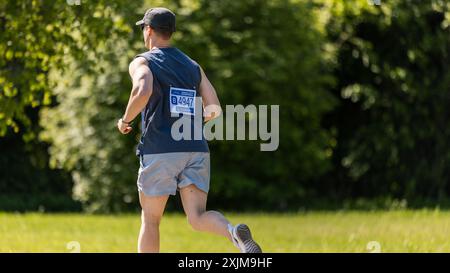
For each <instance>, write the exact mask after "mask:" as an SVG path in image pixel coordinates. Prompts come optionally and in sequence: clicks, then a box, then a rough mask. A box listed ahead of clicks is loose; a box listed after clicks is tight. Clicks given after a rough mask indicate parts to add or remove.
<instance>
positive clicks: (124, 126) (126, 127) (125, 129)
mask: <svg viewBox="0 0 450 273" xmlns="http://www.w3.org/2000/svg"><path fill="white" fill-rule="evenodd" d="M117 128H118V129H119V131H120V132H121V133H122V134H124V135H126V134H128V133H129V132H131V130H133V128H132V127H131V126H130V124H129V123H125V122H123V120H122V119H119V121H117Z"/></svg>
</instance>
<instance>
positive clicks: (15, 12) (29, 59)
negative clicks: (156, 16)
mask: <svg viewBox="0 0 450 273" xmlns="http://www.w3.org/2000/svg"><path fill="white" fill-rule="evenodd" d="M136 5H139V2H138V1H133V3H132V4H130V3H129V1H83V3H82V4H81V5H69V4H68V3H67V2H66V1H50V0H42V1H37V0H20V1H1V2H0V52H1V53H0V136H3V135H5V134H6V133H7V129H8V128H13V130H14V132H16V133H17V132H18V131H19V128H20V125H21V124H23V125H24V126H23V128H24V129H25V130H27V129H28V128H30V127H32V124H31V120H30V119H29V118H28V116H27V114H26V112H25V110H26V108H27V107H33V108H35V107H39V106H42V105H44V106H45V105H50V104H51V102H52V92H51V90H52V87H53V84H54V83H53V82H51V81H50V80H49V78H48V75H49V71H50V70H51V69H64V68H65V64H64V61H65V60H66V58H67V56H74V57H75V58H76V59H77V60H78V61H79V63H80V64H82V65H83V66H85V68H86V70H87V71H89V66H90V65H92V64H93V63H95V62H96V60H97V59H98V58H100V57H101V56H102V55H104V54H105V53H106V54H107V52H104V51H103V49H104V48H102V47H101V46H102V45H103V44H104V42H105V40H107V39H108V38H109V37H110V35H111V34H114V33H120V34H122V35H126V33H127V27H126V26H125V24H124V22H125V21H128V20H124V16H123V15H124V14H130V11H134V10H135V9H136ZM25 133H26V135H25V137H26V138H27V139H29V138H33V137H34V135H35V134H36V132H33V131H32V130H27V131H26V132H25Z"/></svg>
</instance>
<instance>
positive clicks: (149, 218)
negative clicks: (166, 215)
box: [141, 210, 162, 226]
mask: <svg viewBox="0 0 450 273" xmlns="http://www.w3.org/2000/svg"><path fill="white" fill-rule="evenodd" d="M161 217H162V215H156V214H154V213H152V212H149V211H145V210H142V213H141V222H142V224H143V225H151V226H159V223H161Z"/></svg>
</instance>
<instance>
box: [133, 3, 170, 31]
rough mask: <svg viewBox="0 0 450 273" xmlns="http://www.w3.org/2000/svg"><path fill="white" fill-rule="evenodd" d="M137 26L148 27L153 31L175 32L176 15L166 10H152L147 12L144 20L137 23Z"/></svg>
mask: <svg viewBox="0 0 450 273" xmlns="http://www.w3.org/2000/svg"><path fill="white" fill-rule="evenodd" d="M136 25H137V26H142V25H148V26H151V27H152V28H153V29H159V30H165V31H170V32H175V30H176V23H175V13H173V12H172V11H171V10H169V9H166V8H151V9H149V10H147V11H146V12H145V15H144V18H142V20H139V21H137V22H136Z"/></svg>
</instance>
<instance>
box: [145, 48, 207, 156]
mask: <svg viewBox="0 0 450 273" xmlns="http://www.w3.org/2000/svg"><path fill="white" fill-rule="evenodd" d="M137 57H143V58H145V59H146V60H147V63H148V66H149V68H150V70H151V72H152V74H153V92H152V97H151V99H150V100H149V102H148V104H147V106H146V108H145V109H144V111H143V114H142V137H141V140H140V142H139V145H138V150H137V153H138V154H139V155H141V154H157V153H169V152H209V149H208V144H207V142H206V140H205V139H204V137H203V130H202V124H195V122H194V120H195V117H196V118H197V119H199V120H202V117H201V116H202V105H201V103H198V101H199V99H198V98H200V93H199V87H200V83H201V80H202V76H201V70H200V67H199V65H198V64H197V63H196V62H195V61H193V60H192V59H190V58H189V57H188V56H187V55H186V54H184V53H183V52H181V51H180V50H179V49H177V48H174V47H166V48H153V49H152V50H150V51H148V52H146V53H143V54H139V55H138V56H137ZM196 98H197V103H196ZM180 118H188V119H190V127H191V128H190V138H188V139H181V140H175V139H174V138H173V136H172V125H173V124H174V122H176V121H177V120H178V119H180ZM196 125H197V126H196ZM198 125H200V126H198ZM186 129H188V128H183V130H186ZM195 130H200V132H201V139H199V140H196V139H195V135H194V134H195Z"/></svg>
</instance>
